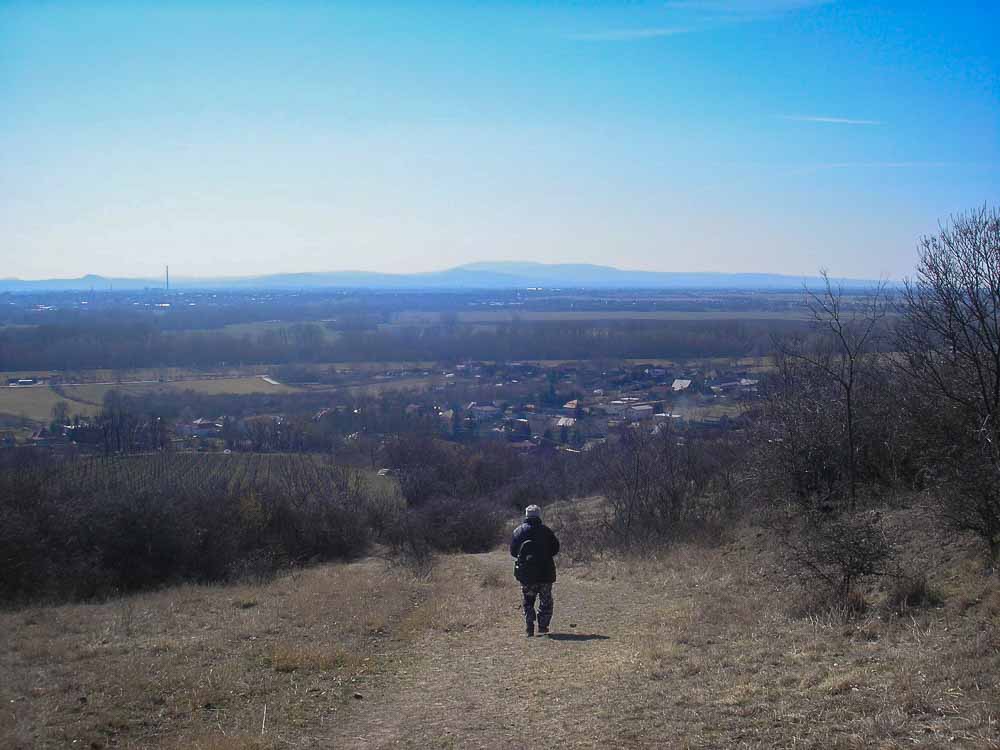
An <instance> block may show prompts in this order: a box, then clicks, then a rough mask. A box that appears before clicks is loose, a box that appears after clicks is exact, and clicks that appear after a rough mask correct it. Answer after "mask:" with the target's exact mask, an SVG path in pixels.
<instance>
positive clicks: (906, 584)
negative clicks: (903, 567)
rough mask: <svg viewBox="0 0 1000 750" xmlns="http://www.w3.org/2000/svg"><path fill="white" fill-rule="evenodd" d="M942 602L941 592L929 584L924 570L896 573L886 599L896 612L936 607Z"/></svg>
mask: <svg viewBox="0 0 1000 750" xmlns="http://www.w3.org/2000/svg"><path fill="white" fill-rule="evenodd" d="M942 602H943V598H942V596H941V593H940V592H939V591H938V590H937V589H935V588H934V587H932V586H931V585H930V583H929V582H928V580H927V573H926V572H924V571H914V572H911V573H902V574H900V575H898V576H897V577H896V578H895V579H894V580H893V584H892V587H891V588H890V589H889V596H888V598H887V601H886V603H887V604H888V605H889V607H891V608H892V609H894V610H896V611H897V612H902V611H905V610H907V609H913V608H918V607H938V606H940V605H941V603H942Z"/></svg>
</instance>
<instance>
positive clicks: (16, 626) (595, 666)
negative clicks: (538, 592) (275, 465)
mask: <svg viewBox="0 0 1000 750" xmlns="http://www.w3.org/2000/svg"><path fill="white" fill-rule="evenodd" d="M890 520H891V522H892V523H893V524H897V525H900V526H902V527H905V528H907V529H910V530H911V534H910V540H911V544H910V545H909V546H908V547H907V550H906V554H905V555H903V556H902V557H901V560H902V564H903V565H905V566H906V569H907V570H908V571H910V572H916V571H918V566H925V569H926V570H927V571H930V573H929V579H928V586H929V587H930V589H931V590H932V591H933V592H934V594H935V597H937V599H936V601H938V602H939V603H938V604H937V606H934V605H933V602H931V605H932V606H907V604H906V602H905V601H901V600H900V598H899V597H898V596H894V592H893V590H892V588H893V586H894V584H893V583H892V582H891V581H887V582H884V583H883V584H882V586H883V587H884V588H883V589H878V590H868V591H866V592H865V594H866V596H867V599H868V601H869V602H870V603H871V605H872V606H871V607H870V608H869V609H868V610H867V611H865V612H863V613H861V614H854V615H851V616H846V615H845V614H844V613H842V612H838V611H835V610H830V609H829V608H826V607H824V606H822V605H810V604H809V602H808V597H805V596H804V595H803V592H802V591H801V590H800V589H798V588H797V587H795V586H794V585H793V584H790V583H789V582H788V578H787V576H786V575H785V574H784V572H783V571H782V569H781V566H782V562H781V559H780V558H779V557H778V556H777V555H776V554H775V553H774V552H773V549H774V548H775V545H774V542H773V539H772V538H771V536H770V534H769V532H766V531H763V530H761V529H757V528H755V527H752V526H747V527H743V528H741V529H740V530H738V531H735V532H733V535H732V537H731V539H730V541H728V542H727V543H726V544H724V545H721V546H718V547H714V548H706V547H702V546H690V545H679V546H676V547H674V548H673V549H672V550H671V551H669V552H665V553H662V554H660V555H659V556H658V557H657V558H650V557H646V558H630V559H623V558H602V557H601V556H597V557H596V558H595V559H593V560H592V561H591V562H589V563H587V564H585V565H584V564H576V565H572V566H570V565H564V566H563V568H562V569H561V571H560V580H559V582H558V583H557V584H556V607H557V608H556V619H555V621H554V627H553V632H554V635H553V636H551V637H549V638H535V639H532V640H528V639H525V638H524V637H523V635H521V623H520V616H519V612H518V598H519V597H518V592H517V590H516V586H515V584H514V582H513V579H512V578H511V576H510V571H509V558H508V557H507V556H506V553H505V551H502V550H500V551H496V552H492V553H489V554H485V555H455V556H449V557H445V558H442V559H441V560H440V561H439V563H438V565H436V566H435V567H434V568H433V570H432V571H431V573H430V574H429V576H427V577H414V576H413V575H412V574H411V573H410V572H409V571H408V570H407V569H405V568H402V567H399V566H389V565H386V564H385V563H383V562H382V561H379V560H367V561H364V562H361V563H354V564H349V565H332V566H324V567H318V568H314V569H311V570H306V571H302V572H299V573H295V574H293V575H289V576H286V577H284V578H281V579H279V580H277V581H274V582H271V583H266V584H255V585H249V584H248V585H238V586H229V587H195V586H183V587H179V588H173V589H169V590H164V591H161V592H158V593H152V594H146V595H141V596H136V597H131V598H127V599H120V600H115V601H110V602H107V603H104V604H95V605H72V606H61V607H33V608H30V609H23V610H19V611H14V612H8V613H6V614H3V615H0V632H2V633H3V634H4V635H3V638H4V642H3V644H2V657H0V670H2V672H0V673H2V674H3V675H4V679H3V681H2V684H0V701H2V703H0V705H2V712H0V746H3V747H11V748H29V747H31V748H33V747H67V746H72V747H93V748H99V747H135V748H139V747H167V748H181V747H184V748H283V747H357V748H368V747H372V748H378V747H420V748H428V747H430V748H460V747H461V748H465V747H505V748H521V747H554V746H559V747H576V748H583V747H692V748H709V747H747V748H770V747H793V746H795V747H817V748H819V747H823V748H827V747H845V748H847V747H904V746H906V747H910V746H923V747H938V746H944V745H948V746H952V747H1000V731H998V725H997V721H998V718H1000V716H998V698H1000V686H998V677H997V675H998V674H1000V587H998V585H997V580H996V576H995V575H994V574H991V573H990V572H989V571H984V569H983V567H982V562H981V557H980V556H979V550H978V549H977V548H976V547H975V545H974V544H968V545H966V544H965V543H963V542H962V541H961V540H960V541H959V542H958V543H953V544H949V545H947V546H942V545H941V544H940V542H938V541H933V540H934V539H935V538H936V537H935V536H934V533H933V531H934V530H933V528H931V526H932V522H931V521H930V520H929V519H928V517H927V516H926V514H925V513H924V511H923V510H920V509H915V510H907V511H897V512H894V513H893V514H892V518H891V519H890ZM921 540H922V541H921ZM896 593H898V592H896ZM904 599H905V597H904ZM893 601H894V602H895V604H893V603H892V602H893ZM265 707H266V716H265Z"/></svg>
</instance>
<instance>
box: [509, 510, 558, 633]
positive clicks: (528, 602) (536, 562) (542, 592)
mask: <svg viewBox="0 0 1000 750" xmlns="http://www.w3.org/2000/svg"><path fill="white" fill-rule="evenodd" d="M558 554H559V539H558V538H557V537H556V535H555V533H554V532H553V531H552V529H550V528H549V527H548V526H546V525H545V524H543V523H542V509H541V508H539V507H538V506H537V505H529V506H528V507H527V508H525V509H524V523H522V524H521V525H520V526H518V527H517V528H516V529H515V530H514V536H513V537H512V538H511V540H510V555H511V557H513V558H514V559H515V562H514V577H515V578H517V580H518V582H519V583H520V584H521V596H522V598H523V604H524V627H525V633H526V635H527V636H528V637H529V638H531V637H532V636H533V635H534V634H535V620H536V615H535V600H536V598H537V599H538V615H537V620H538V633H539V635H545V634H546V633H548V632H549V623H550V622H551V621H552V607H553V600H552V584H553V583H555V582H556V561H555V556H556V555H558Z"/></svg>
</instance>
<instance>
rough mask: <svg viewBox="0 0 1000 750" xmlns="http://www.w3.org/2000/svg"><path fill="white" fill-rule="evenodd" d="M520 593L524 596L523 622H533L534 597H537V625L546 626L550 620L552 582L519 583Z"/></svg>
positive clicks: (531, 623)
mask: <svg viewBox="0 0 1000 750" xmlns="http://www.w3.org/2000/svg"><path fill="white" fill-rule="evenodd" d="M521 595H522V596H523V597H524V622H525V624H527V625H529V626H533V625H534V624H535V597H538V600H539V601H538V627H540V628H547V627H548V626H549V622H550V621H551V620H552V607H553V601H552V584H551V583H530V584H521Z"/></svg>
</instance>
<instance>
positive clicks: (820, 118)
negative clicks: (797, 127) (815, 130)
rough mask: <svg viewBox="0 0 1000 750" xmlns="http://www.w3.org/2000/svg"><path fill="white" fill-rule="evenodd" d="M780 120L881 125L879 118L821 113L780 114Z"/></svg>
mask: <svg viewBox="0 0 1000 750" xmlns="http://www.w3.org/2000/svg"><path fill="white" fill-rule="evenodd" d="M781 119H782V120H792V121H794V122H821V123H826V124H829V125H881V124H882V122H881V120H860V119H857V118H854V117H824V116H822V115H781Z"/></svg>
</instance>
